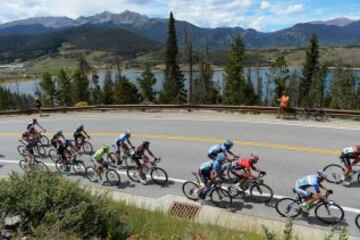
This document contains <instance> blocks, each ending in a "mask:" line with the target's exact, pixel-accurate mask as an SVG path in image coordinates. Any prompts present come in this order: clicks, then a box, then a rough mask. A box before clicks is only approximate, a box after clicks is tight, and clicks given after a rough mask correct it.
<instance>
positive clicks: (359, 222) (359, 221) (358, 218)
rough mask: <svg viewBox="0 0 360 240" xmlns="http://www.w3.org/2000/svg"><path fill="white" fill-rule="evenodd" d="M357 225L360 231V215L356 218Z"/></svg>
mask: <svg viewBox="0 0 360 240" xmlns="http://www.w3.org/2000/svg"><path fill="white" fill-rule="evenodd" d="M355 224H356V226H357V227H358V228H359V229H360V214H359V215H357V216H356V218H355Z"/></svg>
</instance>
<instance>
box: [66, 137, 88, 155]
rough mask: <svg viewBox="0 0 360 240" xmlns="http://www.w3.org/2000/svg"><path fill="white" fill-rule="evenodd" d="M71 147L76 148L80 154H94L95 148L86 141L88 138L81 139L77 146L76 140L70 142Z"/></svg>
mask: <svg viewBox="0 0 360 240" xmlns="http://www.w3.org/2000/svg"><path fill="white" fill-rule="evenodd" d="M70 142H71V145H72V146H73V147H74V149H75V151H76V152H78V153H80V154H86V155H91V154H93V153H94V148H93V146H92V144H91V143H90V142H89V141H88V140H86V138H80V141H78V144H76V142H75V140H74V139H73V140H70Z"/></svg>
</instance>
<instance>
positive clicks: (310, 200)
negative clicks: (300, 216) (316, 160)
mask: <svg viewBox="0 0 360 240" xmlns="http://www.w3.org/2000/svg"><path fill="white" fill-rule="evenodd" d="M325 179H326V173H325V172H323V171H317V173H316V175H309V176H306V177H303V178H300V179H299V180H297V181H296V183H295V191H296V193H298V194H299V195H300V197H301V198H303V199H304V202H303V203H302V205H301V208H302V210H303V211H304V212H305V213H308V212H309V210H310V209H311V208H312V207H313V204H314V203H315V202H316V201H318V200H320V201H327V199H326V197H325V196H324V195H322V194H321V192H320V188H322V189H324V190H326V191H327V192H329V193H332V190H328V189H327V188H326V187H325V186H324V185H323V184H322V183H323V182H324V180H325ZM310 187H313V188H314V190H315V193H313V192H311V191H309V188H310Z"/></svg>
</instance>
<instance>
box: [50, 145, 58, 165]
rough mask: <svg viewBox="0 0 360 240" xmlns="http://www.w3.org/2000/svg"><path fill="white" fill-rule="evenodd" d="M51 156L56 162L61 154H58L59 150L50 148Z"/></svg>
mask: <svg viewBox="0 0 360 240" xmlns="http://www.w3.org/2000/svg"><path fill="white" fill-rule="evenodd" d="M48 155H49V158H50V159H51V160H52V161H53V162H56V161H57V160H58V159H59V156H58V154H57V151H56V150H55V149H53V148H52V149H50V151H49V154H48Z"/></svg>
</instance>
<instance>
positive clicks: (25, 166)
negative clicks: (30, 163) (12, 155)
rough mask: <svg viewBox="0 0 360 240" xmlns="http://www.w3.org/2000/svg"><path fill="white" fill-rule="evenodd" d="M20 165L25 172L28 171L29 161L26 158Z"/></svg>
mask: <svg viewBox="0 0 360 240" xmlns="http://www.w3.org/2000/svg"><path fill="white" fill-rule="evenodd" d="M19 166H20V168H21V169H22V170H24V172H26V171H28V169H27V163H26V161H25V160H24V159H23V160H20V161H19Z"/></svg>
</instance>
